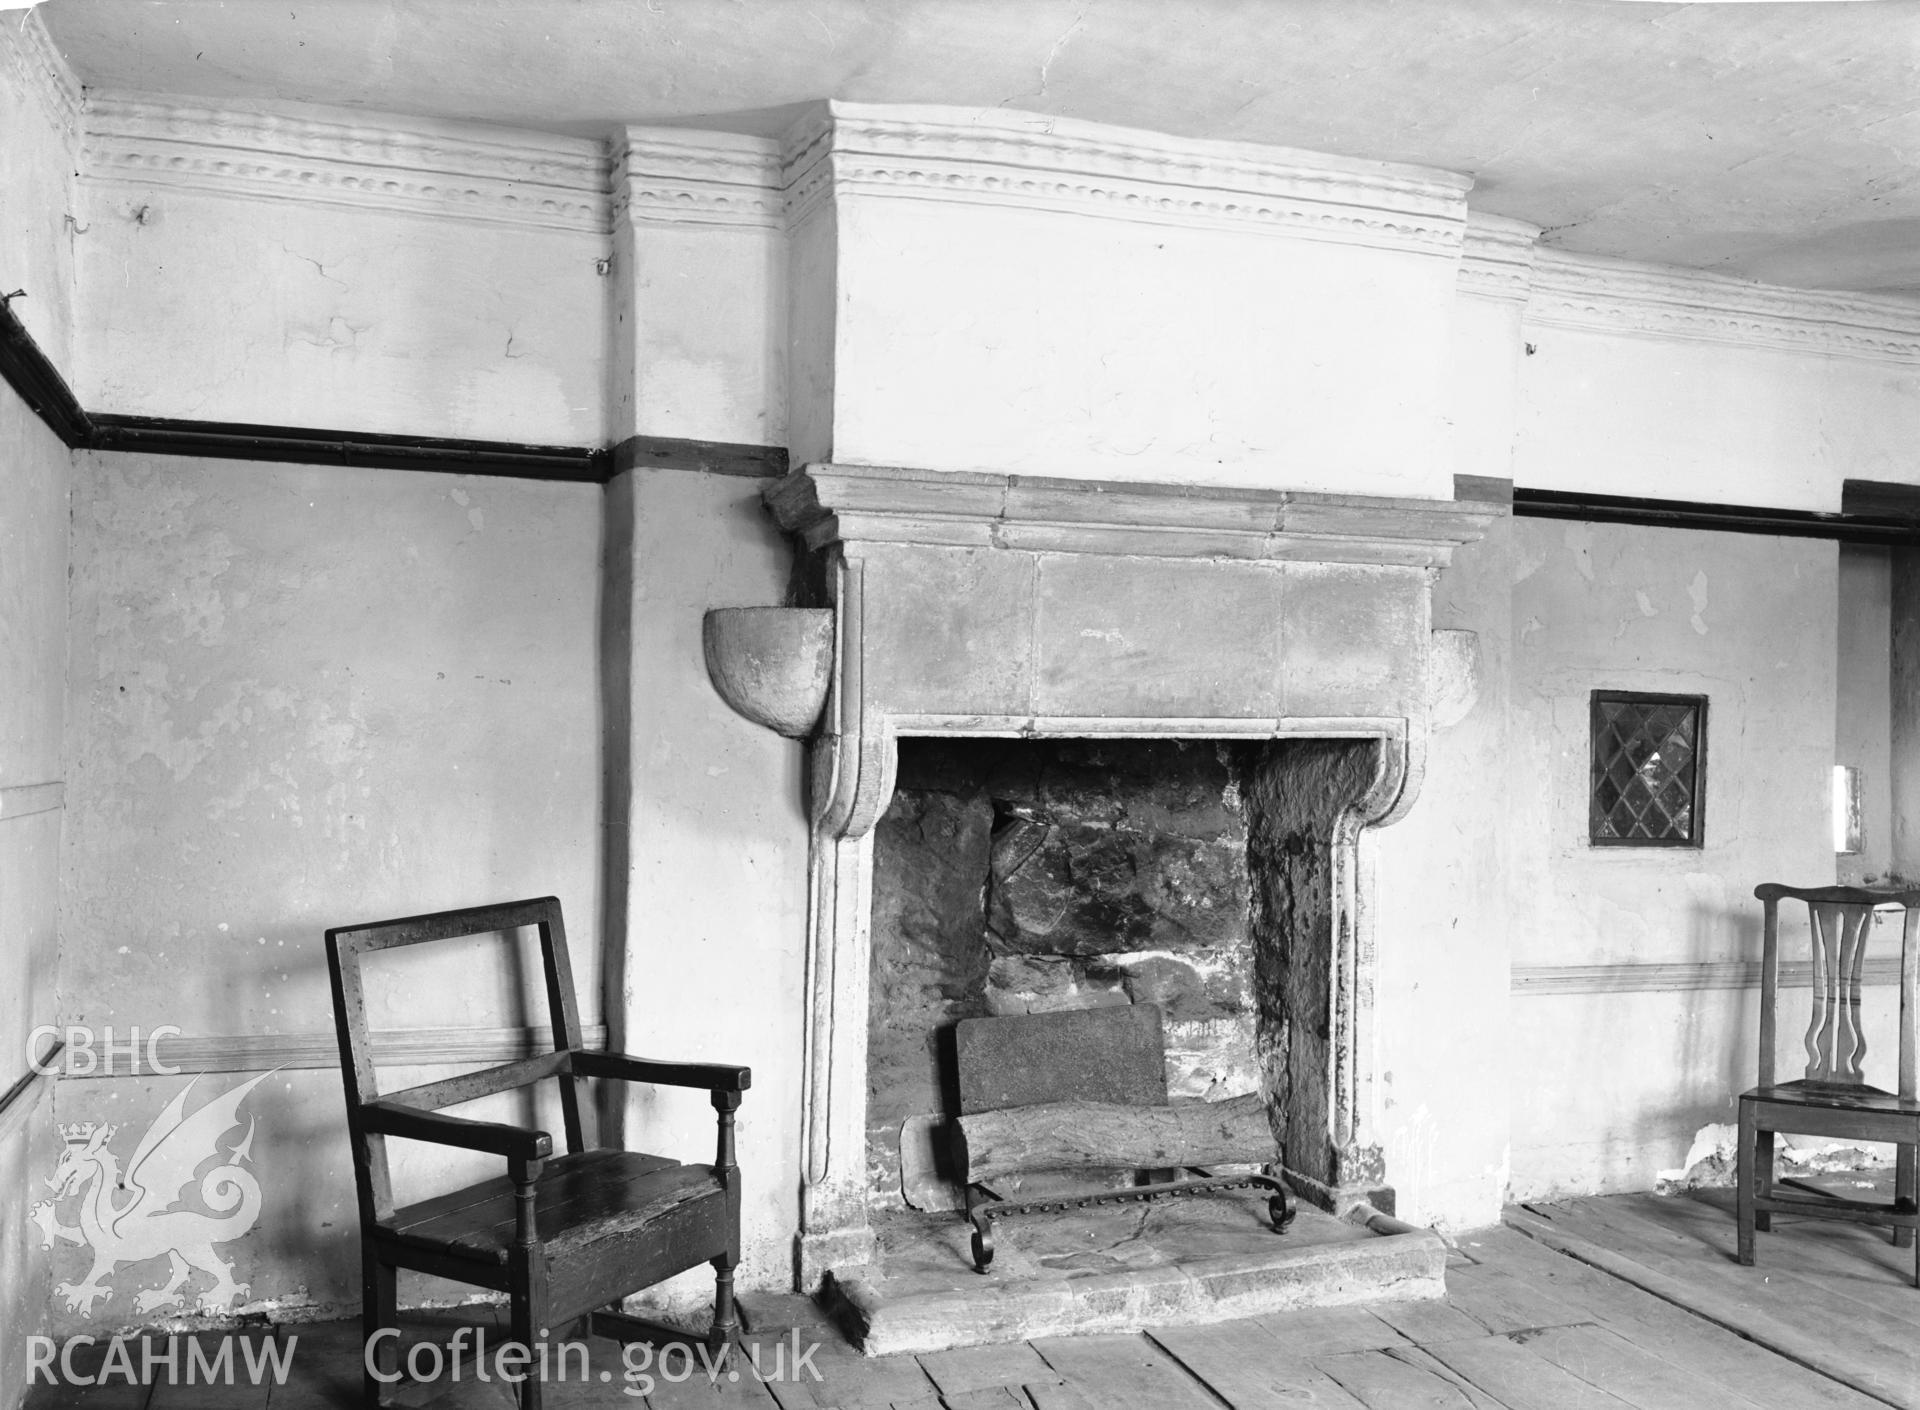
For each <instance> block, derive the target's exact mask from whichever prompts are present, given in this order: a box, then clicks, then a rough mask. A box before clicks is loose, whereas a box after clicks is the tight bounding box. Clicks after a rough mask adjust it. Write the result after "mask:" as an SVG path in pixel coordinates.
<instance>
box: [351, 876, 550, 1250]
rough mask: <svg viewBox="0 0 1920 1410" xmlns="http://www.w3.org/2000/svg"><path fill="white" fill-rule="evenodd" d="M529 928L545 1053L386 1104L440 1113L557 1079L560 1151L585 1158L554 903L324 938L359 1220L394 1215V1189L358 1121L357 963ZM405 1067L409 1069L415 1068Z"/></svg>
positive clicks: (518, 904)
mask: <svg viewBox="0 0 1920 1410" xmlns="http://www.w3.org/2000/svg"><path fill="white" fill-rule="evenodd" d="M527 926H536V927H538V928H539V932H540V963H541V968H542V970H543V971H544V975H545V980H546V991H547V1017H548V1022H549V1024H550V1025H551V1027H552V1030H553V1049H552V1051H551V1052H549V1053H544V1054H535V1055H534V1056H531V1057H527V1058H522V1059H520V1060H519V1061H517V1062H509V1063H504V1064H501V1065H500V1066H497V1067H489V1068H483V1069H481V1070H480V1071H478V1072H466V1073H462V1074H461V1075H460V1076H458V1077H453V1078H449V1079H447V1080H446V1081H444V1082H436V1083H431V1084H429V1085H428V1086H426V1087H415V1088H409V1089H408V1090H407V1092H406V1093H404V1094H392V1095H394V1096H396V1097H399V1096H402V1095H404V1096H406V1097H409V1098H413V1099H414V1101H415V1104H417V1105H421V1106H425V1107H429V1108H433V1109H438V1108H441V1107H448V1106H455V1105H458V1104H459V1103H461V1102H467V1101H472V1100H474V1099H475V1098H477V1097H486V1096H492V1095H494V1094H495V1093H498V1092H510V1091H513V1090H515V1089H516V1088H519V1087H525V1086H527V1085H529V1084H531V1083H534V1082H538V1081H541V1080H543V1079H545V1078H549V1077H554V1078H558V1079H559V1082H560V1106H561V1112H562V1115H563V1116H564V1118H565V1123H566V1137H567V1149H568V1150H570V1151H576V1152H577V1151H580V1150H583V1149H585V1144H584V1141H583V1139H582V1136H581V1125H580V1107H581V1096H582V1093H583V1089H584V1087H585V1082H586V1079H585V1078H580V1077H574V1076H573V1075H571V1072H570V1071H569V1070H568V1065H567V1055H568V1054H570V1053H574V1052H578V1051H579V1050H580V1048H581V1040H580V1015H579V1010H578V1008H577V1006H576V1004H575V1002H574V993H573V966H572V964H571V962H570V961H569V959H568V957H567V928H566V924H565V922H564V921H562V919H561V917H560V902H559V901H558V900H557V899H556V898H555V897H552V896H541V897H538V898H536V899H534V900H530V901H506V902H503V903H501V904H499V905H495V906H474V907H470V908H469V909H466V910H459V911H437V912H434V913H433V914H431V915H419V916H405V917H402V918H401V919H398V920H380V921H373V922H371V923H369V924H366V925H343V926H337V927H335V928H334V929H332V930H329V931H328V932H327V967H328V970H329V972H330V973H331V976H332V980H333V1018H334V1026H335V1029H336V1030H337V1032H338V1035H339V1040H340V1075H341V1080H342V1081H343V1082H344V1083H345V1085H346V1090H347V1130H348V1135H349V1137H350V1138H351V1140H352V1143H353V1165H354V1180H355V1184H356V1186H357V1187H358V1191H359V1195H360V1206H361V1214H362V1217H363V1218H364V1219H368V1220H369V1221H370V1220H373V1219H382V1218H385V1217H386V1216H387V1215H388V1214H391V1213H392V1212H393V1185H392V1180H391V1178H390V1177H389V1174H388V1170H387V1142H386V1137H384V1136H381V1135H377V1134H375V1133H372V1132H369V1131H367V1130H366V1129H365V1125H364V1123H363V1121H362V1119H361V1112H360V1108H361V1106H362V1104H363V1103H366V1102H370V1101H373V1100H374V1099H376V1098H377V1097H379V1096H380V1095H381V1092H380V1088H379V1081H378V1078H377V1076H376V1074H375V1068H374V1061H373V1041H372V1033H371V1031H370V1030H369V1028H368V1026H367V1002H366V992H365V989H364V987H363V982H362V975H361V968H360V962H361V958H362V957H363V956H365V955H368V954H372V953H377V952H379V951H381V950H392V949H397V948H399V947H401V946H405V945H419V944H424V943H425V942H427V941H430V940H454V939H459V938H461V937H463V936H468V935H489V934H493V933H496V932H505V933H507V934H509V935H511V934H512V933H514V932H516V931H519V930H520V929H522V928H524V927H527ZM411 1061H412V1062H415V1063H417V1062H418V1061H419V1058H417V1057H415V1058H412V1059H411Z"/></svg>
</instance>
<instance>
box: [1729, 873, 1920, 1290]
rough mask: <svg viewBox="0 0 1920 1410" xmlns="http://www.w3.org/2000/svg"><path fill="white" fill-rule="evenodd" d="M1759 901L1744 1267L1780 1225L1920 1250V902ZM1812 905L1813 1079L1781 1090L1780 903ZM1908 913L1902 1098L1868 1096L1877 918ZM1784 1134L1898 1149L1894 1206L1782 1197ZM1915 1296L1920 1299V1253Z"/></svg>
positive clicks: (1771, 892) (1743, 1179)
mask: <svg viewBox="0 0 1920 1410" xmlns="http://www.w3.org/2000/svg"><path fill="white" fill-rule="evenodd" d="M1753 894H1754V895H1755V896H1757V897H1758V898H1759V899H1760V901H1761V902H1762V904H1763V905H1764V907H1765V916H1766V929H1765V938H1764V941H1763V948H1762V951H1761V960H1760V1084H1759V1085H1758V1086H1757V1087H1754V1088H1753V1089H1752V1090H1750V1091H1746V1092H1742V1093H1741V1094H1740V1157H1739V1180H1740V1186H1739V1221H1740V1235H1739V1239H1740V1262H1742V1263H1743V1264H1749V1265H1751V1264H1752V1262H1753V1245H1754V1232H1755V1230H1759V1231H1760V1232H1762V1233H1765V1232H1768V1231H1770V1230H1771V1228H1772V1225H1773V1216H1774V1215H1775V1214H1798V1215H1806V1216H1810V1217H1812V1218H1816V1219H1842V1220H1847V1221H1850V1222H1852V1223H1856V1224H1884V1225H1890V1226H1892V1229H1893V1241H1894V1243H1895V1244H1896V1245H1897V1246H1899V1247H1901V1248H1905V1247H1907V1246H1909V1245H1911V1244H1915V1242H1916V1241H1915V1239H1914V1231H1915V1230H1916V1229H1920V1203H1916V1194H1917V1193H1920V1188H1917V1185H1916V1173H1917V1172H1920V1164H1917V1161H1916V1157H1917V1156H1920V1098H1916V1094H1915V1060H1916V1053H1915V1033H1914V1023H1915V1018H1916V1012H1915V1007H1914V997H1915V989H1916V976H1920V943H1916V940H1915V933H1916V929H1920V890H1912V891H1882V890H1868V889H1864V888H1859V887H1852V886H1816V887H1811V888H1801V887H1794V886H1780V885H1776V884H1774V883H1771V882H1769V883H1767V884H1766V885H1763V886H1756V887H1755V888H1754V892H1753ZM1788 899H1791V900H1796V901H1804V902H1805V903H1806V905H1807V910H1808V912H1809V913H1810V916H1811V919H1812V959H1813V964H1812V971H1813V974H1812V978H1813V1016H1812V1019H1811V1020H1810V1021H1809V1023H1808V1024H1807V1032H1806V1037H1805V1040H1804V1042H1805V1046H1806V1050H1807V1069H1806V1077H1805V1078H1804V1079H1801V1080H1797V1081H1793V1082H1777V1081H1775V1071H1774V1028H1775V1020H1776V1018H1777V1016H1778V1013H1779V992H1780V902H1781V901H1782V900H1788ZM1889 906H1899V907H1902V908H1903V909H1904V912H1905V918H1904V925H1903V927H1902V931H1901V940H1900V1054H1899V1072H1900V1076H1899V1086H1900V1090H1899V1091H1898V1092H1886V1091H1882V1090H1881V1089H1880V1088H1878V1087H1871V1086H1868V1085H1867V1081H1866V1078H1865V1076H1864V1074H1863V1070H1862V1059H1864V1058H1865V1056H1866V1052H1867V1040H1866V1035H1865V1033H1864V1032H1863V1031H1862V1030H1861V1026H1860V979H1861V972H1862V969H1863V967H1864V965H1865V963H1866V954H1867V942H1868V938H1869V936H1870V935H1871V933H1872V931H1873V928H1874V916H1875V912H1876V910H1878V909H1879V908H1882V907H1889ZM1776 1131H1786V1132H1792V1133H1795V1134H1799V1135H1808V1136H1834V1137H1839V1138H1841V1139H1845V1140H1856V1141H1888V1142H1892V1143H1894V1144H1895V1145H1896V1147H1897V1148H1898V1154H1897V1157H1896V1160H1895V1163H1894V1200H1893V1203H1892V1204H1884V1203H1879V1202H1876V1201H1870V1200H1856V1199H1844V1198H1841V1197H1839V1196H1837V1195H1836V1196H1813V1197H1802V1196H1796V1195H1782V1194H1776V1193H1775V1192H1774V1185H1773V1135H1774V1132H1776ZM1914 1285H1915V1286H1916V1287H1920V1250H1917V1252H1916V1262H1915V1266H1914Z"/></svg>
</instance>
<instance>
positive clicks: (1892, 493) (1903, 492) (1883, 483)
mask: <svg viewBox="0 0 1920 1410" xmlns="http://www.w3.org/2000/svg"><path fill="white" fill-rule="evenodd" d="M1840 512H1841V513H1842V514H1848V515H1861V516H1864V517H1867V518H1872V519H1900V520H1904V521H1906V522H1908V523H1913V524H1920V485H1903V484H1899V483H1898V482H1896V481H1892V480H1846V481H1843V482H1842V483H1841V486H1840Z"/></svg>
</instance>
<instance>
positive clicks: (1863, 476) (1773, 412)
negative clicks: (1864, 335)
mask: <svg viewBox="0 0 1920 1410" xmlns="http://www.w3.org/2000/svg"><path fill="white" fill-rule="evenodd" d="M1524 337H1525V339H1526V343H1527V345H1528V346H1529V348H1530V349H1531V352H1530V353H1528V354H1527V355H1524V356H1523V357H1522V358H1521V366H1520V374H1521V388H1522V396H1521V403H1520V408H1519V415H1518V436H1517V441H1516V447H1515V456H1516V460H1515V463H1516V465H1517V466H1520V467H1522V469H1521V471H1520V473H1518V474H1516V476H1515V479H1516V481H1517V482H1518V483H1520V484H1524V485H1526V486H1528V487H1530V488H1533V489H1550V490H1585V491H1589V492H1595V493H1602V494H1617V495H1642V496H1647V497H1650V498H1655V499H1691V500H1705V501H1714V502H1719V503H1723V504H1764V505H1773V506H1777V507H1780V508H1788V509H1817V510H1826V511H1829V512H1834V511H1838V510H1839V508H1840V490H1841V483H1842V481H1844V480H1848V479H1856V480H1901V481H1904V480H1909V479H1911V478H1912V464H1913V455H1912V446H1913V443H1914V440H1915V438H1916V437H1917V436H1920V377H1916V376H1915V369H1914V368H1913V367H1911V366H1909V365H1905V364H1901V363H1892V362H1876V361H1873V360H1870V359H1867V358H1858V357H1840V356H1830V355H1825V354H1821V353H1818V352H1812V351H1801V350H1786V349H1772V348H1759V347H1739V346H1732V345H1729V344H1727V343H1723V342H1709V341H1702V340H1693V339H1680V338H1661V337H1648V336H1639V335H1633V334H1629V333H1625V332H1621V333H1614V332H1603V331H1595V330H1590V329H1578V330H1576V329H1569V328H1561V327H1536V326H1534V325H1532V324H1528V325H1527V326H1526V328H1525V331H1524ZM1623 409H1631V414H1630V415H1623V414H1622V413H1623Z"/></svg>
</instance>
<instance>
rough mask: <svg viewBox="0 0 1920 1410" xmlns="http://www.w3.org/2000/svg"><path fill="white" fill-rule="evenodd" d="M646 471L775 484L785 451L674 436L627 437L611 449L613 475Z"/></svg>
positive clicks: (784, 470)
mask: <svg viewBox="0 0 1920 1410" xmlns="http://www.w3.org/2000/svg"><path fill="white" fill-rule="evenodd" d="M646 467H652V468H654V469H659V470H697V471H700V472H702V473H704V474H708V475H744V476H748V477H751V478H754V479H768V480H777V479H779V478H780V477H781V476H782V475H784V474H786V473H787V448H786V447H785V446H756V445H747V444H744V443H742V442H738V441H687V440H681V439H679V438H677V437H673V436H629V437H627V439H626V440H624V441H622V442H620V444H619V445H617V446H615V447H614V448H613V469H614V471H615V473H618V472H619V471H622V470H637V469H641V468H646Z"/></svg>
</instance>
